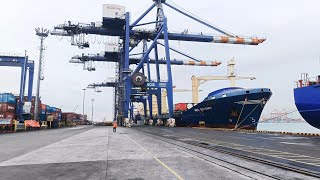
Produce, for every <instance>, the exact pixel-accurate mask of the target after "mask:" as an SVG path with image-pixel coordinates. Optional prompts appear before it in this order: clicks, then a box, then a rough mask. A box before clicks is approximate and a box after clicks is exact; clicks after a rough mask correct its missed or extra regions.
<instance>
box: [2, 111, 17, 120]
mask: <svg viewBox="0 0 320 180" xmlns="http://www.w3.org/2000/svg"><path fill="white" fill-rule="evenodd" d="M0 118H8V119H14V113H10V112H2V113H0Z"/></svg>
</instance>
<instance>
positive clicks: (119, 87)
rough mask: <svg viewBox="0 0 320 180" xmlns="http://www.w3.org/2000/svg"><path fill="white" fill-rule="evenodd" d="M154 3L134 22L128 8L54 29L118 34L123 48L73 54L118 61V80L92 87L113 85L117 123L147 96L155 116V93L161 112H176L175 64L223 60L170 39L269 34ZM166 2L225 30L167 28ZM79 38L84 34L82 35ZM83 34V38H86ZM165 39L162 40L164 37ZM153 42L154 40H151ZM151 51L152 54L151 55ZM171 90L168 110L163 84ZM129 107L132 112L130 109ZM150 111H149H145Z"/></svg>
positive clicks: (227, 39) (82, 44)
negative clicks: (243, 31)
mask: <svg viewBox="0 0 320 180" xmlns="http://www.w3.org/2000/svg"><path fill="white" fill-rule="evenodd" d="M152 1H153V3H152V5H151V6H150V7H149V8H148V9H147V10H146V11H145V12H144V13H142V15H141V16H139V18H138V19H136V20H135V21H133V22H131V21H130V13H129V12H124V13H123V17H120V16H118V17H115V18H114V17H113V18H110V17H103V22H102V24H101V25H100V24H98V23H95V22H92V23H90V24H82V23H72V22H70V21H68V23H65V24H62V25H58V26H56V27H54V30H53V31H51V34H52V35H59V36H71V37H72V40H74V37H75V36H79V37H82V36H84V35H88V34H93V35H102V36H117V37H120V40H121V41H120V42H121V43H120V50H119V51H118V52H105V54H104V55H102V56H101V55H82V56H75V57H73V59H72V60H71V62H73V63H85V62H87V61H104V62H116V63H117V71H116V73H117V74H116V77H117V78H116V81H115V82H114V83H111V82H107V83H100V84H91V87H114V88H115V96H116V97H115V100H114V103H115V104H116V107H115V109H114V112H115V120H116V119H117V120H118V122H119V123H121V122H123V120H124V118H132V117H133V115H132V111H133V107H132V106H133V102H143V103H144V107H146V106H147V101H148V106H149V109H150V111H149V112H150V114H149V118H150V119H152V118H154V116H153V114H152V95H156V97H157V105H158V118H173V116H174V111H173V85H172V71H171V65H199V66H205V65H211V66H217V65H219V64H220V63H219V62H206V61H199V60H198V59H196V58H193V57H191V56H189V55H187V54H185V53H183V52H180V51H178V50H176V49H174V48H172V47H171V46H170V45H169V42H170V41H190V42H206V43H223V44H243V45H258V44H260V43H263V42H264V41H265V39H260V38H256V37H253V38H248V37H240V36H236V35H233V34H231V33H228V32H226V31H224V30H221V29H220V28H217V27H215V26H213V25H211V24H209V23H207V22H205V21H203V20H201V19H199V18H197V17H195V16H192V15H190V14H189V13H187V12H185V11H184V10H180V9H179V8H177V7H175V6H173V5H171V4H170V3H168V2H166V0H152ZM164 6H166V7H169V8H170V9H173V10H174V11H177V12H178V13H181V14H182V15H184V16H186V17H188V18H190V19H192V20H195V21H196V22H198V23H200V24H202V25H205V26H207V27H209V28H211V29H213V30H214V31H216V32H219V33H220V34H222V35H215V36H213V35H204V34H202V33H199V34H190V33H188V32H183V33H175V32H169V30H168V18H167V17H166V16H165V11H164ZM153 9H156V11H157V13H156V18H155V19H156V20H155V21H152V22H147V23H140V22H141V20H142V19H143V18H144V17H145V16H146V15H148V14H149V13H150V12H151V11H152V10H153ZM152 24H154V25H155V28H154V29H141V28H139V27H141V26H146V25H152ZM79 39H81V38H79ZM83 39H84V38H83ZM161 41H163V43H162V42H161ZM148 42H150V43H148ZM141 43H142V47H143V48H142V52H141V53H139V54H140V55H141V57H138V58H135V57H132V56H135V55H139V54H133V53H132V51H133V49H136V47H138V45H139V44H141ZM72 45H77V46H78V47H79V48H87V47H89V46H90V45H89V43H88V42H86V41H84V40H79V41H78V42H77V43H74V42H72ZM159 46H163V47H164V54H165V58H164V59H160V58H159V56H160V55H159V51H160V49H159ZM171 51H174V52H176V53H179V54H180V55H183V56H184V57H186V58H188V59H191V60H193V61H189V62H188V61H184V60H173V59H171V54H170V52H171ZM151 52H153V55H154V58H150V56H151V55H150V54H151ZM131 64H135V65H136V67H135V68H134V69H130V65H131ZM150 64H155V69H156V80H152V77H151V70H150ZM161 64H163V65H165V66H166V77H167V80H165V81H163V80H161V77H162V76H161V72H160V65H161ZM145 66H146V67H145ZM163 88H165V89H166V91H167V102H168V114H165V115H164V114H163V113H162V112H161V89H163ZM145 109H146V108H145ZM129 111H130V114H129ZM145 115H146V114H145Z"/></svg>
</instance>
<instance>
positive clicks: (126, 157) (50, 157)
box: [0, 126, 305, 180]
mask: <svg viewBox="0 0 320 180" xmlns="http://www.w3.org/2000/svg"><path fill="white" fill-rule="evenodd" d="M0 154H2V156H1V157H0V179H6V180H11V179H12V180H16V179H26V180H29V179H30V180H36V179H39V180H46V179H48V180H51V179H52V180H60V179H61V180H64V179H67V180H69V179H71V180H72V179H74V180H79V179H90V180H91V179H92V180H95V179H99V180H100V179H111V180H113V179H132V180H133V179H135V180H142V179H166V180H167V179H202V180H203V179H239V180H241V179H266V177H263V176H259V175H257V174H254V173H253V174H251V173H250V172H247V171H243V170H241V169H235V168H229V167H228V166H221V163H220V164H219V163H215V162H213V161H207V160H204V159H202V158H200V157H198V156H196V155H193V154H191V153H188V152H184V151H181V150H180V149H179V148H177V147H175V146H173V145H171V144H168V143H165V142H163V141H160V140H158V139H155V138H152V137H149V136H146V135H143V134H140V133H138V132H137V131H133V130H132V129H129V128H121V127H120V128H118V129H117V132H116V133H113V132H112V127H92V126H78V127H75V128H63V129H56V130H43V131H35V132H23V133H15V134H4V135H0ZM240 161H241V160H240ZM256 165H258V164H256ZM281 173H282V175H283V179H291V178H290V177H294V176H293V175H292V174H291V175H290V172H282V171H280V170H279V174H280V176H281ZM286 177H288V178H286ZM295 177H296V179H303V178H305V177H304V176H301V177H299V176H295ZM271 179H272V178H271Z"/></svg>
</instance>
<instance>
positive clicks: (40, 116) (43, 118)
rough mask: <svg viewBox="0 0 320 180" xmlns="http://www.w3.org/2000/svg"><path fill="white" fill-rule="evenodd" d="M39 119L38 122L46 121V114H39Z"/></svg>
mask: <svg viewBox="0 0 320 180" xmlns="http://www.w3.org/2000/svg"><path fill="white" fill-rule="evenodd" d="M39 118H40V121H47V115H46V114H40V115H39Z"/></svg>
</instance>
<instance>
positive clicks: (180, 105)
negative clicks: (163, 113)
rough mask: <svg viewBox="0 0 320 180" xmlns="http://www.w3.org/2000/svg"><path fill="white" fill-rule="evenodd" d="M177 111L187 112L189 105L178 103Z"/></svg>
mask: <svg viewBox="0 0 320 180" xmlns="http://www.w3.org/2000/svg"><path fill="white" fill-rule="evenodd" d="M174 110H175V111H186V110H187V103H178V104H175V105H174Z"/></svg>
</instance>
